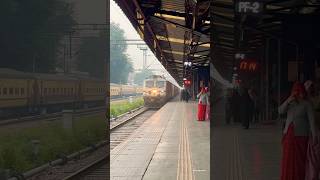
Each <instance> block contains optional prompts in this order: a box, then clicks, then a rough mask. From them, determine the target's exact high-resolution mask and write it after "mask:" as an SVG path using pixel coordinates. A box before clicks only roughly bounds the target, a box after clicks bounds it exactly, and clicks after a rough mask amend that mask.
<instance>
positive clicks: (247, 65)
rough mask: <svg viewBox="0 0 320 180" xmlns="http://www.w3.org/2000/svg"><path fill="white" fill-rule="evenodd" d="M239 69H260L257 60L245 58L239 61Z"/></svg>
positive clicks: (248, 70)
mask: <svg viewBox="0 0 320 180" xmlns="http://www.w3.org/2000/svg"><path fill="white" fill-rule="evenodd" d="M239 70H241V71H245V72H256V71H257V70H258V63H257V61H256V60H250V59H243V60H242V61H240V63H239Z"/></svg>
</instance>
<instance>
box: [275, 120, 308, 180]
mask: <svg viewBox="0 0 320 180" xmlns="http://www.w3.org/2000/svg"><path fill="white" fill-rule="evenodd" d="M307 147H308V137H306V136H294V129H293V124H291V125H290V126H289V128H288V131H287V133H286V134H285V135H284V137H283V139H282V164H281V180H305V172H306V170H305V169H306V159H307Z"/></svg>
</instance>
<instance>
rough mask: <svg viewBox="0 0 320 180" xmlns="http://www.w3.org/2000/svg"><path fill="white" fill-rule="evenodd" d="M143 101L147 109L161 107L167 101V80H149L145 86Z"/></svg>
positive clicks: (145, 82)
mask: <svg viewBox="0 0 320 180" xmlns="http://www.w3.org/2000/svg"><path fill="white" fill-rule="evenodd" d="M143 99H144V104H145V106H147V107H155V108H157V107H161V106H162V105H163V104H164V103H165V102H166V100H167V94H166V80H165V79H163V78H148V79H146V80H145V81H144V84H143Z"/></svg>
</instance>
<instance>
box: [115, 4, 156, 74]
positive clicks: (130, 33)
mask: <svg viewBox="0 0 320 180" xmlns="http://www.w3.org/2000/svg"><path fill="white" fill-rule="evenodd" d="M110 19H111V22H115V23H117V24H119V25H120V27H121V28H122V29H123V30H124V32H125V36H126V38H127V39H141V38H140V36H139V35H138V33H137V31H136V30H135V29H134V28H133V27H132V25H131V23H130V21H129V20H128V19H127V17H126V16H125V15H124V13H123V12H122V10H121V9H120V8H119V6H118V5H117V4H116V3H115V2H114V1H113V0H111V1H110ZM127 54H128V55H129V56H130V58H131V59H132V62H133V64H134V68H135V69H141V68H142V64H143V54H142V51H141V50H140V49H139V48H138V47H137V46H136V45H130V46H128V50H127ZM147 54H148V56H147V66H149V65H151V64H152V65H151V66H150V69H160V68H161V69H162V65H161V64H160V62H159V61H158V60H157V59H156V57H155V56H154V55H153V53H152V51H150V50H148V51H147Z"/></svg>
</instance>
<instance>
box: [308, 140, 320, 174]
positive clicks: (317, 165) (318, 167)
mask: <svg viewBox="0 0 320 180" xmlns="http://www.w3.org/2000/svg"><path fill="white" fill-rule="evenodd" d="M319 175H320V143H314V142H313V141H312V139H311V138H310V140H309V144H308V153H307V169H306V179H305V180H319Z"/></svg>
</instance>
